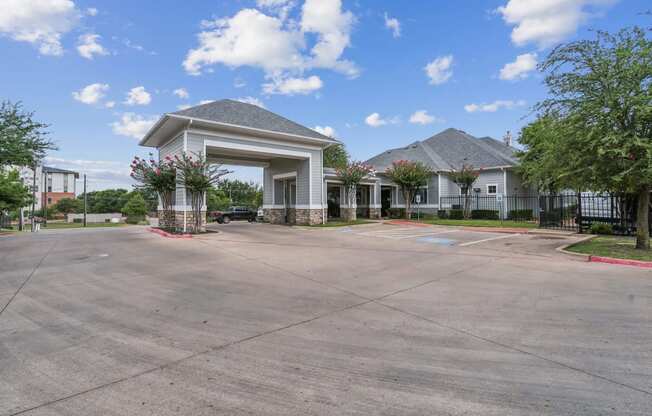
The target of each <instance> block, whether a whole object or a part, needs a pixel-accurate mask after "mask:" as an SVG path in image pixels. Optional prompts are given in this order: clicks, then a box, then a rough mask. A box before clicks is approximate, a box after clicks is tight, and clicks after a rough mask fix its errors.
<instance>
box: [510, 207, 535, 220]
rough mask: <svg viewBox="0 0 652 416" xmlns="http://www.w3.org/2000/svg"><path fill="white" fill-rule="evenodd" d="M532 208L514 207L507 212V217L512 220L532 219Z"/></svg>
mask: <svg viewBox="0 0 652 416" xmlns="http://www.w3.org/2000/svg"><path fill="white" fill-rule="evenodd" d="M533 218H534V216H533V215H532V209H513V210H511V211H509V212H508V213H507V219H508V220H510V221H532V219H533Z"/></svg>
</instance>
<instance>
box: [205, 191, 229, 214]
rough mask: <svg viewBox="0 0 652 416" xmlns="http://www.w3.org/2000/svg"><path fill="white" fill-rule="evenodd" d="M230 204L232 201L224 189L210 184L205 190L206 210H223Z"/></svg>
mask: <svg viewBox="0 0 652 416" xmlns="http://www.w3.org/2000/svg"><path fill="white" fill-rule="evenodd" d="M231 205H233V201H231V198H229V196H228V195H227V194H226V193H225V192H224V190H222V189H220V188H216V187H214V186H211V187H210V188H209V189H208V191H207V192H206V209H207V210H208V211H224V210H226V209H228V208H229V207H230V206H231Z"/></svg>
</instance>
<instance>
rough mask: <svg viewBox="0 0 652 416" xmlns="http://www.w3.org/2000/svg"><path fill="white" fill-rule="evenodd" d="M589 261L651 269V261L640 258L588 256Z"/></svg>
mask: <svg viewBox="0 0 652 416" xmlns="http://www.w3.org/2000/svg"><path fill="white" fill-rule="evenodd" d="M589 261H590V262H592V263H607V264H617V265H620V266H634V267H644V268H647V269H652V261H642V260H628V259H615V258H613V257H601V256H589Z"/></svg>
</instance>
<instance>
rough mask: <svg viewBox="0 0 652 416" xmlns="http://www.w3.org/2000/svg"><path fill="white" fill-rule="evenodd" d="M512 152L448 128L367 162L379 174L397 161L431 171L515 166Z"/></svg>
mask: <svg viewBox="0 0 652 416" xmlns="http://www.w3.org/2000/svg"><path fill="white" fill-rule="evenodd" d="M515 150H516V149H514V148H512V147H509V146H507V145H505V144H503V143H502V142H499V141H498V140H494V139H492V138H490V137H483V138H481V139H478V138H476V137H473V136H471V135H470V134H467V133H465V132H464V131H462V130H457V129H452V128H451V129H446V130H444V131H442V132H440V133H437V134H435V135H434V136H432V137H430V138H428V139H426V140H423V141H417V142H414V143H412V144H409V145H408V146H406V147H400V148H397V149H390V150H387V151H385V152H383V153H381V154H379V155H376V156H374V157H372V158H371V159H369V160H368V161H367V162H366V163H367V164H370V165H371V166H373V167H374V169H376V171H379V172H382V171H384V170H386V169H387V168H389V167H390V166H391V165H392V162H394V161H396V160H412V161H419V162H422V163H424V164H425V165H427V166H429V167H430V168H431V169H432V170H434V171H450V170H454V169H459V168H460V167H461V166H462V165H463V164H467V165H471V166H473V167H474V168H492V167H499V166H501V167H502V166H515V165H516V164H518V161H517V159H516V157H515V156H514V152H515Z"/></svg>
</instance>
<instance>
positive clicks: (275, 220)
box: [263, 208, 322, 225]
mask: <svg viewBox="0 0 652 416" xmlns="http://www.w3.org/2000/svg"><path fill="white" fill-rule="evenodd" d="M287 216H288V222H287V224H289V225H292V224H297V225H315V224H321V223H322V210H321V209H295V208H288V210H287ZM263 218H264V221H265V222H269V223H271V224H286V222H285V210H284V209H282V208H280V209H278V208H265V209H263Z"/></svg>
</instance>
